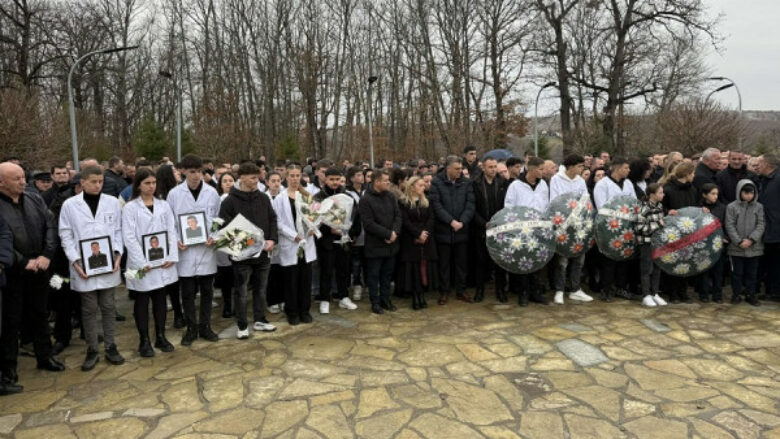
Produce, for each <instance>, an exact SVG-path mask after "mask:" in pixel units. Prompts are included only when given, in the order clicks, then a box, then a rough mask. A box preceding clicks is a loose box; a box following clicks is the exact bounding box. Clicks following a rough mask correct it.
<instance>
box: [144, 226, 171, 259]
mask: <svg viewBox="0 0 780 439" xmlns="http://www.w3.org/2000/svg"><path fill="white" fill-rule="evenodd" d="M141 241H143V244H144V257H145V258H146V261H147V262H148V263H149V265H150V266H152V267H159V266H161V265H163V264H164V263H165V259H166V258H168V232H156V233H149V234H148V235H143V236H142V237H141Z"/></svg>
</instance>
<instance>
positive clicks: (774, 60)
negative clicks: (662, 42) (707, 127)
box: [705, 0, 780, 110]
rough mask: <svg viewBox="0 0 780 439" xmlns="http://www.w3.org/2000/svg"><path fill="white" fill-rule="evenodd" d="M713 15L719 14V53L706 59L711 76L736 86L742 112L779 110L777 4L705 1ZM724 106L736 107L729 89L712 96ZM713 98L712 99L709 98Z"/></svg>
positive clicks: (772, 0)
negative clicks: (740, 93)
mask: <svg viewBox="0 0 780 439" xmlns="http://www.w3.org/2000/svg"><path fill="white" fill-rule="evenodd" d="M705 1H707V2H708V3H709V4H711V5H712V8H713V11H712V12H713V15H716V14H718V13H719V12H722V13H723V14H724V17H723V20H722V22H721V24H720V32H721V34H722V35H723V36H724V37H725V40H724V41H723V43H722V47H721V50H720V53H715V52H714V51H712V53H710V54H709V55H708V56H707V58H706V60H707V63H708V64H709V65H710V67H711V68H712V72H713V74H714V75H715V76H726V77H728V78H730V79H732V80H734V81H735V82H736V83H737V86H739V90H740V91H741V92H742V108H743V109H745V110H780V23H779V22H778V18H780V1H777V0H705ZM716 96H717V97H718V99H719V100H720V102H722V103H723V104H724V105H733V106H736V105H737V94H736V92H735V91H733V90H731V89H729V90H724V91H722V92H720V93H717V95H716ZM713 97H715V96H713Z"/></svg>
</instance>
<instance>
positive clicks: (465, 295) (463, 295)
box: [455, 293, 474, 303]
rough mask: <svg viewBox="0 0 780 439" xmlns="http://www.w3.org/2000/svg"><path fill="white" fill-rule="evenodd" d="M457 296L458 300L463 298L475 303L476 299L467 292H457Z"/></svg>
mask: <svg viewBox="0 0 780 439" xmlns="http://www.w3.org/2000/svg"><path fill="white" fill-rule="evenodd" d="M455 298H456V299H458V300H462V301H464V302H466V303H474V299H472V298H471V297H469V296H468V295H467V294H466V293H457V294H455Z"/></svg>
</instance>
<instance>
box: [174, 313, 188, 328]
mask: <svg viewBox="0 0 780 439" xmlns="http://www.w3.org/2000/svg"><path fill="white" fill-rule="evenodd" d="M185 326H186V324H185V323H184V316H173V327H174V328H176V329H181V328H183V327H185Z"/></svg>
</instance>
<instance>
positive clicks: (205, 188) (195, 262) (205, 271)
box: [168, 181, 221, 277]
mask: <svg viewBox="0 0 780 439" xmlns="http://www.w3.org/2000/svg"><path fill="white" fill-rule="evenodd" d="M201 184H202V187H201V188H200V193H199V194H198V199H197V200H195V199H194V198H193V197H192V192H190V188H189V187H188V186H187V182H186V181H185V182H183V183H181V184H180V185H178V186H176V187H175V188H173V189H171V191H170V192H169V193H168V204H169V205H170V206H171V210H173V214H174V216H175V218H176V229H177V235H176V241H181V229H180V224H179V220H178V218H179V215H183V214H188V213H195V212H205V213H206V225H205V227H206V233H207V234H210V232H209V231H210V230H211V222H212V220H213V219H214V218H216V217H217V216H218V215H219V205H220V203H221V200H220V198H219V194H217V190H216V189H214V188H213V187H211V186H209V185H208V184H206V183H205V182H204V183H201ZM176 268H177V271H178V273H179V277H194V276H208V275H212V274H214V273H216V272H217V255H216V251H215V250H214V247H207V246H206V245H205V244H199V245H193V246H189V247H187V249H186V250H180V251H179V263H178V264H176Z"/></svg>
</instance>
